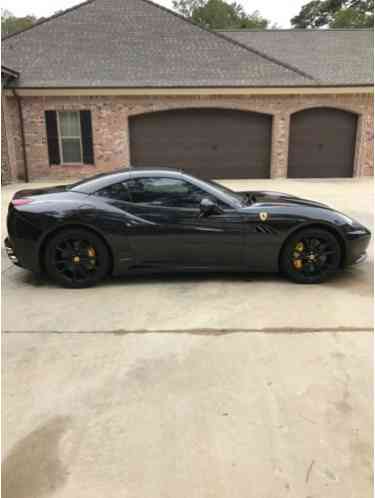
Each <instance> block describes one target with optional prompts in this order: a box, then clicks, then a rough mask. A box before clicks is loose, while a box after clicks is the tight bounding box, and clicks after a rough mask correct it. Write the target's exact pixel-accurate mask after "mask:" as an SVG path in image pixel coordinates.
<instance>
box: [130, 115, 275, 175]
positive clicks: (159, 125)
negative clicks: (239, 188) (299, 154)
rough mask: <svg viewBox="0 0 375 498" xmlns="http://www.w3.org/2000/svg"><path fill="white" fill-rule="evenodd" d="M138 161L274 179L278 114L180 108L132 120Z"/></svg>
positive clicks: (135, 162) (132, 150)
mask: <svg viewBox="0 0 375 498" xmlns="http://www.w3.org/2000/svg"><path fill="white" fill-rule="evenodd" d="M129 128H130V156H131V163H132V165H133V166H153V167H155V166H156V167H173V168H181V169H184V170H185V171H186V172H188V173H190V174H193V175H196V176H199V177H201V178H233V179H235V178H269V176H270V149H271V129H272V117H271V116H269V115H266V114H259V113H253V112H244V111H236V110H230V109H178V110H172V111H161V112H153V113H147V114H141V115H138V116H132V117H130V119H129Z"/></svg>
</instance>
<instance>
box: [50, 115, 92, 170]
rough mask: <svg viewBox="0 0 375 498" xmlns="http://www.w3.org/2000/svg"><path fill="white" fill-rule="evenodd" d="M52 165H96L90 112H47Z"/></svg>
mask: <svg viewBox="0 0 375 498" xmlns="http://www.w3.org/2000/svg"><path fill="white" fill-rule="evenodd" d="M45 118H46V130H47V143H48V157H49V163H50V165H51V166H52V165H55V164H82V163H83V164H94V149H93V140H92V124H91V112H90V111H46V112H45Z"/></svg>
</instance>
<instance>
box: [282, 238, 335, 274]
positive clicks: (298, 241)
mask: <svg viewBox="0 0 375 498" xmlns="http://www.w3.org/2000/svg"><path fill="white" fill-rule="evenodd" d="M340 262H341V247H340V244H339V242H338V240H337V238H336V237H335V236H334V235H333V234H332V233H330V232H328V231H327V230H324V229H313V228H311V229H308V228H307V229H305V230H301V231H300V232H298V233H297V234H295V235H293V236H292V237H291V238H290V239H289V240H288V241H287V242H286V244H285V246H284V248H283V251H282V254H281V259H280V267H281V271H282V272H283V273H284V274H285V275H286V276H287V277H288V278H289V279H290V280H293V281H294V282H297V283H302V284H315V283H320V282H324V281H325V280H327V279H328V278H330V277H331V276H332V275H334V274H335V273H336V272H337V270H338V269H339V267H340Z"/></svg>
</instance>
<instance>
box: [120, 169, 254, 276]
mask: <svg viewBox="0 0 375 498" xmlns="http://www.w3.org/2000/svg"><path fill="white" fill-rule="evenodd" d="M122 188H124V189H125V190H126V194H125V196H124V195H123V196H122V199H119V198H117V199H116V200H114V201H113V202H115V203H116V206H117V207H119V208H120V209H123V210H124V211H127V212H131V213H132V214H133V215H135V216H137V217H139V218H140V219H142V220H145V221H146V222H147V224H145V225H143V224H139V225H136V226H134V227H132V228H131V230H130V232H129V243H130V245H131V248H132V252H133V254H134V257H135V258H136V261H137V264H138V265H140V266H143V265H154V266H169V265H172V266H176V267H180V266H181V267H197V268H202V267H207V268H209V267H239V266H242V265H243V260H244V237H245V226H244V221H245V220H244V217H243V215H242V214H241V213H240V212H239V211H237V210H236V209H234V208H232V207H231V206H229V205H227V204H225V203H224V202H223V201H221V200H220V199H217V198H213V200H214V201H215V202H216V203H217V204H218V206H219V207H220V212H217V213H213V214H211V215H209V216H201V211H200V202H201V200H202V198H204V197H211V198H212V197H213V196H212V194H210V193H208V192H207V191H205V190H203V189H201V188H199V187H197V186H196V185H193V184H192V183H190V182H188V181H186V180H185V179H181V178H174V177H138V178H137V177H136V178H132V179H129V180H126V181H125V182H123V184H122ZM124 197H125V198H124Z"/></svg>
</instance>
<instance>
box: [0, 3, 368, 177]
mask: <svg viewBox="0 0 375 498" xmlns="http://www.w3.org/2000/svg"><path fill="white" fill-rule="evenodd" d="M2 50H3V54H2V62H3V64H4V67H2V86H3V92H2V95H3V97H2V124H3V126H2V132H3V133H2V145H3V147H2V151H3V152H2V156H3V157H2V177H3V181H4V182H6V181H13V180H16V179H25V178H26V179H35V178H42V177H43V178H45V177H56V178H66V177H70V176H71V177H81V176H88V175H92V174H94V173H97V172H101V171H109V170H113V169H117V168H120V167H124V166H126V165H129V164H130V163H131V164H133V165H134V166H137V165H145V166H148V165H153V166H159V165H160V166H174V167H181V168H184V169H186V170H188V171H190V172H192V173H193V174H198V175H200V176H203V177H211V178H269V177H271V178H272V177H294V178H296V177H297V178H298V177H351V176H367V175H372V174H373V163H372V157H373V110H372V107H373V67H372V62H373V56H372V53H373V32H372V31H371V30H317V31H315V30H273V31H225V32H210V31H207V30H205V29H202V28H200V27H198V26H196V25H194V24H192V23H191V22H189V21H187V20H185V19H184V18H182V17H181V16H179V15H176V14H175V13H173V12H171V11H169V10H167V9H165V8H163V7H160V6H159V5H156V4H154V3H152V2H150V1H149V0H126V1H125V0H88V1H87V2H85V3H83V4H80V5H78V6H77V7H74V8H71V9H68V10H66V11H64V12H62V13H60V14H57V15H54V16H52V17H51V18H49V19H47V20H45V21H43V22H40V23H39V24H37V25H35V26H33V27H32V28H29V29H26V30H24V31H21V32H19V33H15V34H12V35H9V36H7V37H6V38H5V39H4V40H3V43H2Z"/></svg>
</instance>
